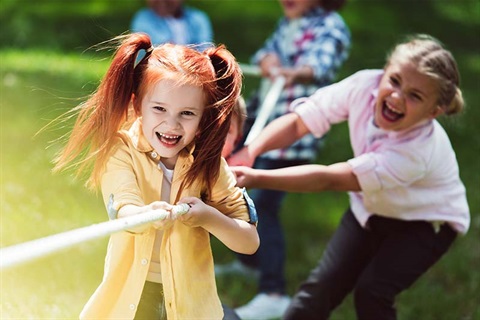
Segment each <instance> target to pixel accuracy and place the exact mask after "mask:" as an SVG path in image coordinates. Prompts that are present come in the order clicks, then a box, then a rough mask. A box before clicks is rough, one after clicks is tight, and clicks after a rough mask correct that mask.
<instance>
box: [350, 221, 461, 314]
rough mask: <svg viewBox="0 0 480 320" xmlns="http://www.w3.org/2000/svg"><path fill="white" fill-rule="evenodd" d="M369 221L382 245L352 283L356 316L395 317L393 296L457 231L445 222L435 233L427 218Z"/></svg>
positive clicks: (437, 255) (427, 265) (441, 251)
mask: <svg viewBox="0 0 480 320" xmlns="http://www.w3.org/2000/svg"><path fill="white" fill-rule="evenodd" d="M370 222H371V223H370ZM369 225H370V226H371V228H372V231H373V232H374V233H375V234H376V235H377V236H378V237H379V238H378V240H379V241H380V242H381V246H380V247H379V250H378V251H377V253H376V255H375V257H374V258H373V259H372V261H371V262H370V264H369V265H368V267H367V268H365V270H364V271H363V273H362V274H361V276H360V278H359V280H358V282H357V285H356V287H355V292H354V301H355V308H356V312H357V317H358V319H359V320H367V319H396V310H395V307H394V304H395V297H396V296H397V295H398V294H399V293H400V292H402V291H404V290H405V289H407V288H409V287H410V286H411V285H412V284H413V283H414V282H415V281H416V280H417V279H418V278H419V277H420V276H421V275H423V274H424V273H425V272H426V271H427V270H428V269H429V268H430V267H431V266H432V265H433V264H435V263H436V262H437V261H438V260H439V259H440V257H441V256H442V255H443V254H444V253H445V252H446V251H447V250H448V248H449V247H450V245H451V244H452V242H453V241H454V240H455V238H456V233H455V231H453V230H452V229H451V228H450V226H448V225H447V224H444V225H442V227H441V229H440V231H439V232H438V233H436V232H435V231H434V228H433V226H432V224H431V223H428V222H423V221H415V222H409V221H401V220H394V219H388V218H382V217H374V218H373V219H371V221H369Z"/></svg>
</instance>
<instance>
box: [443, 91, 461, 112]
mask: <svg viewBox="0 0 480 320" xmlns="http://www.w3.org/2000/svg"><path fill="white" fill-rule="evenodd" d="M464 107H465V101H464V100H463V95H462V90H460V88H458V87H457V88H456V90H455V96H454V97H453V99H452V102H450V104H449V105H448V106H446V110H445V114H446V115H453V114H456V113H460V112H461V111H462V110H463V108H464Z"/></svg>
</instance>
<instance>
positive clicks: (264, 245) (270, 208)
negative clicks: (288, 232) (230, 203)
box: [239, 158, 292, 294]
mask: <svg viewBox="0 0 480 320" xmlns="http://www.w3.org/2000/svg"><path fill="white" fill-rule="evenodd" d="M290 165H292V162H290V161H278V160H273V161H272V160H268V159H262V158H259V159H257V161H256V162H255V166H254V167H255V168H259V169H277V168H282V167H286V166H290ZM249 194H250V197H251V198H252V200H253V202H254V203H255V207H256V210H257V213H258V219H259V223H258V234H259V237H260V247H259V248H258V250H257V252H256V253H255V254H253V255H251V256H249V255H239V259H240V261H241V262H242V263H244V264H246V265H248V266H250V267H258V268H259V271H260V280H259V286H258V291H259V292H264V293H277V294H284V293H285V275H284V267H285V259H286V257H285V256H286V255H285V252H286V245H285V236H284V231H283V227H282V224H281V220H280V217H279V215H280V211H281V206H282V203H283V200H284V199H285V196H286V193H285V192H281V191H275V190H263V189H253V190H251V191H249Z"/></svg>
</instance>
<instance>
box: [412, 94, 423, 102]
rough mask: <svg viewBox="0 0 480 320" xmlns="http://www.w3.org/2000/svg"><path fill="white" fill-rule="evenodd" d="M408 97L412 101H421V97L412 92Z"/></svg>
mask: <svg viewBox="0 0 480 320" xmlns="http://www.w3.org/2000/svg"><path fill="white" fill-rule="evenodd" d="M410 97H411V98H412V99H413V100H417V101H422V97H421V96H420V95H419V94H418V93H415V92H412V93H410Z"/></svg>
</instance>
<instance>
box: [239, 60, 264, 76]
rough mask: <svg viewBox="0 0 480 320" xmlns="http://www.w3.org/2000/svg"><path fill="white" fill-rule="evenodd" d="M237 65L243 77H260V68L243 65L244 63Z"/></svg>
mask: <svg viewBox="0 0 480 320" xmlns="http://www.w3.org/2000/svg"><path fill="white" fill-rule="evenodd" d="M239 65H240V69H242V72H243V74H244V75H246V76H252V77H260V76H261V72H260V67H258V66H255V65H251V64H244V63H239Z"/></svg>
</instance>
